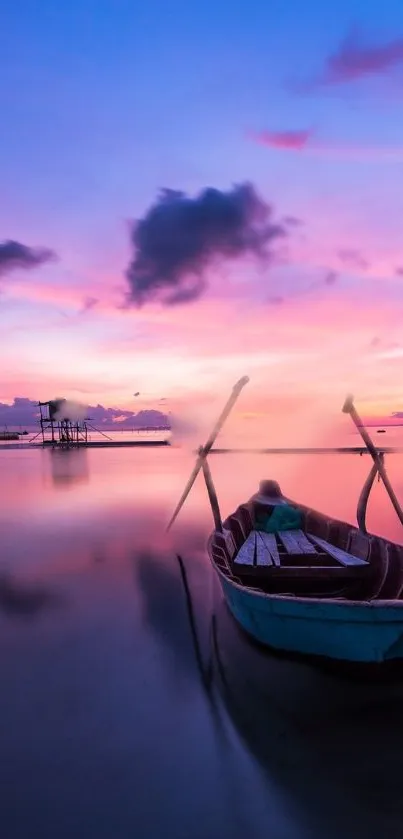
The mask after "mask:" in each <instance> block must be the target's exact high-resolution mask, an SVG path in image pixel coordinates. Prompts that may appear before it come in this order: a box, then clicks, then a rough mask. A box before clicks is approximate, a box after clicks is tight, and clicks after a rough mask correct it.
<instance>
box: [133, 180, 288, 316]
mask: <svg viewBox="0 0 403 839" xmlns="http://www.w3.org/2000/svg"><path fill="white" fill-rule="evenodd" d="M286 235H287V227H286V225H285V224H284V223H277V222H275V221H274V220H273V210H272V208H271V206H270V205H269V204H267V203H266V202H265V201H263V200H262V199H261V198H260V197H259V195H258V194H257V193H256V191H255V188H254V186H253V185H252V184H250V183H243V184H239V185H236V186H234V187H232V189H230V190H228V191H227V192H224V191H221V190H219V189H213V188H212V187H209V188H207V189H204V190H203V191H202V192H200V193H199V195H197V196H196V197H195V198H190V197H189V196H188V195H186V194H185V193H184V192H178V191H176V190H172V189H165V190H163V191H162V192H161V194H160V196H159V197H158V199H157V201H156V202H155V203H154V204H153V205H152V206H151V207H150V209H149V210H148V211H147V213H146V214H145V215H144V216H143V218H141V219H139V220H137V221H136V222H134V223H133V225H132V230H131V244H132V247H133V259H132V261H131V262H130V265H129V267H128V269H127V271H126V278H127V280H128V283H129V292H128V295H127V305H129V306H130V305H137V306H142V305H143V304H144V303H147V302H148V301H151V300H155V299H158V300H160V301H161V302H162V303H164V304H165V305H170V306H172V305H175V304H178V303H185V302H189V301H191V300H196V299H197V298H199V297H201V295H202V294H203V293H204V291H205V289H206V286H207V278H206V272H207V269H208V268H210V267H211V266H212V265H213V264H215V263H216V262H217V261H218V260H225V259H237V258H240V257H243V256H249V255H252V256H255V257H258V258H261V259H264V260H270V258H271V257H272V252H271V246H272V245H273V244H275V243H276V241H277V240H278V239H280V238H282V237H284V236H286Z"/></svg>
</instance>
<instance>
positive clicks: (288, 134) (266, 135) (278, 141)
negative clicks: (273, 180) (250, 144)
mask: <svg viewBox="0 0 403 839" xmlns="http://www.w3.org/2000/svg"><path fill="white" fill-rule="evenodd" d="M249 137H250V139H252V140H254V141H255V142H257V143H260V144H261V145H262V146H268V147H269V148H272V149H286V150H290V151H301V150H302V149H305V148H307V147H309V146H310V144H311V141H312V137H313V131H312V130H311V129H289V130H285V131H259V132H258V133H250V134H249Z"/></svg>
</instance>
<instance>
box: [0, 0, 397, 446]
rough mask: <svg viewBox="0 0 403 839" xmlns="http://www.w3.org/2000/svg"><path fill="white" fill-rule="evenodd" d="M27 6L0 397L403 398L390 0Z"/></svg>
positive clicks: (291, 405)
mask: <svg viewBox="0 0 403 839" xmlns="http://www.w3.org/2000/svg"><path fill="white" fill-rule="evenodd" d="M20 6H21V4H19V3H15V4H8V6H7V9H5V10H4V11H3V12H2V30H3V31H4V32H5V33H6V38H5V40H4V46H3V52H4V54H3V67H4V75H5V84H3V86H2V91H1V92H0V101H1V106H2V116H3V120H2V122H3V129H2V147H3V156H2V160H3V168H2V193H3V201H2V204H1V207H0V301H1V304H0V328H1V336H2V340H1V357H2V376H1V379H0V402H3V403H7V404H10V403H12V402H13V400H14V398H15V397H25V398H27V399H30V400H47V399H51V398H54V397H55V396H57V395H62V396H65V397H66V398H69V399H76V400H79V401H80V402H83V403H85V404H89V405H97V404H101V405H103V406H105V407H113V408H119V409H122V410H141V409H142V408H147V409H148V408H154V409H156V410H160V411H164V410H165V406H164V405H162V403H161V402H160V400H161V399H162V398H164V399H168V400H169V410H172V411H173V412H175V413H178V414H183V415H185V414H186V411H187V410H188V407H189V405H191V406H193V409H194V410H195V411H196V412H197V411H200V413H201V414H203V413H204V412H205V413H206V415H207V414H208V415H209V414H210V410H211V412H212V414H213V413H214V410H216V407H217V406H218V405H220V404H221V402H222V401H223V399H224V398H226V396H227V393H228V391H229V390H230V389H231V387H232V386H233V384H234V383H235V381H236V380H237V379H238V378H239V377H240V376H242V375H248V376H250V380H251V381H250V384H249V385H248V387H247V388H246V389H245V392H244V393H243V394H242V401H241V402H240V403H239V406H237V411H236V415H235V416H234V420H233V422H234V423H236V424H237V427H238V428H239V429H240V430H242V429H244V430H245V434H246V435H247V434H252V433H253V434H254V433H255V432H254V431H253V432H252V430H251V426H252V425H253V424H256V423H257V424H259V422H260V421H261V422H262V424H263V425H262V427H265V428H267V421H268V419H270V421H272V422H273V423H274V424H275V425H276V427H277V428H278V429H281V426H282V425H283V426H284V424H286V423H287V421H288V419H289V418H290V417H292V418H293V421H294V422H303V421H304V417H306V415H307V412H308V413H309V411H311V410H312V409H313V410H314V412H315V414H317V416H318V417H319V416H321V415H323V416H324V417H325V415H329V417H332V416H334V417H335V416H336V414H338V412H340V409H341V405H342V403H343V399H344V397H345V394H346V393H347V392H349V391H352V392H353V393H354V394H355V396H356V399H357V405H359V406H360V410H362V413H363V415H365V416H366V417H368V418H370V417H379V418H380V419H382V420H383V419H385V420H386V421H387V420H388V418H390V417H391V416H392V414H393V413H394V412H399V411H403V393H402V389H401V369H402V361H403V332H402V328H401V323H402V317H403V245H402V240H401V209H402V200H403V199H402V194H401V185H400V180H399V176H400V169H401V164H402V158H403V143H402V142H401V126H402V124H403V123H402V117H401V115H400V98H401V90H402V89H403V48H402V47H401V44H402V43H403V41H402V39H403V7H401V6H400V4H398V3H397V0H396V2H395V1H394V0H390V2H388V3H387V4H386V6H385V7H384V8H383V10H382V20H379V19H378V16H377V14H376V13H375V10H369V9H367V8H366V7H364V6H363V3H362V0H361V2H358V0H355V1H354V2H353V3H347V2H345V0H343V2H341V3H339V4H338V6H337V8H336V7H334V8H333V9H332V10H329V9H327V8H325V7H323V6H322V5H321V4H320V3H318V2H317V0H309V2H307V3H305V4H304V5H303V7H302V6H301V4H299V3H297V2H295V0H294V2H291V3H288V4H287V7H286V8H285V7H284V8H283V7H281V6H278V7H277V6H275V7H273V6H270V5H268V4H267V3H264V2H263V0H252V2H250V3H248V4H241V5H240V7H239V8H238V7H237V8H234V7H233V6H232V4H230V3H229V2H227V1H226V2H224V0H223V2H218V3H216V4H214V5H213V4H211V3H210V2H207V3H203V4H202V3H197V2H196V3H194V4H186V3H185V2H182V0H173V2H171V3H170V4H166V5H165V4H164V3H163V2H162V0H155V2H153V3H150V4H149V5H147V6H146V7H145V8H144V4H138V3H136V2H134V3H129V2H122V3H121V4H117V5H116V6H115V4H112V3H110V2H108V1H107V0H102V2H98V3H95V2H94V0H80V1H79V0H73V2H72V3H70V4H69V5H68V6H66V7H63V6H62V5H61V6H59V7H57V8H55V6H54V4H53V3H52V2H51V0H45V1H44V2H43V3H41V4H40V6H38V4H37V3H34V2H33V0H26V1H25V2H24V3H23V7H24V15H23V16H21V8H20ZM357 21H358V23H359V26H355V28H354V27H353V24H354V25H355V24H356V22H357ZM164 189H166V190H170V191H171V192H167V193H163V192H162V190H164ZM135 392H139V393H140V397H139V398H138V399H137V401H136V399H135V398H134V393H135ZM255 427H256V428H257V426H255ZM256 433H257V432H256Z"/></svg>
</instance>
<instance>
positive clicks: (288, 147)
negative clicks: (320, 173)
mask: <svg viewBox="0 0 403 839" xmlns="http://www.w3.org/2000/svg"><path fill="white" fill-rule="evenodd" d="M247 136H248V138H249V139H250V140H252V141H253V142H255V143H258V145H261V146H266V148H269V149H275V150H279V151H288V152H298V153H301V154H302V153H303V154H313V155H315V156H318V155H320V156H322V157H332V158H339V159H341V160H346V161H348V160H352V161H354V162H360V161H362V162H363V163H365V162H367V161H368V160H371V161H374V162H376V161H379V162H387V161H391V162H393V161H400V160H403V147H400V146H395V147H394V146H391V147H389V148H388V147H387V146H384V147H383V146H373V147H371V146H360V145H356V146H355V145H352V144H349V145H347V144H337V145H335V144H332V143H331V142H327V141H324V140H317V139H315V136H316V135H315V132H314V131H313V130H312V129H290V130H286V131H268V130H263V131H258V132H249V133H248V135H247Z"/></svg>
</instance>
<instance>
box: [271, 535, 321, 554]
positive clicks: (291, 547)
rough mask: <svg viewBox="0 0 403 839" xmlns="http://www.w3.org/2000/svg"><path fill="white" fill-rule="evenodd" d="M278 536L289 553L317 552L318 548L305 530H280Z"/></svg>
mask: <svg viewBox="0 0 403 839" xmlns="http://www.w3.org/2000/svg"><path fill="white" fill-rule="evenodd" d="M278 536H279V538H280V541H281V542H282V544H283V545H284V547H285V549H286V551H287V553H288V554H316V553H317V551H316V548H315V546H314V545H313V544H312V542H310V541H309V539H307V537H306V536H305V533H304V531H303V530H279V532H278Z"/></svg>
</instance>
